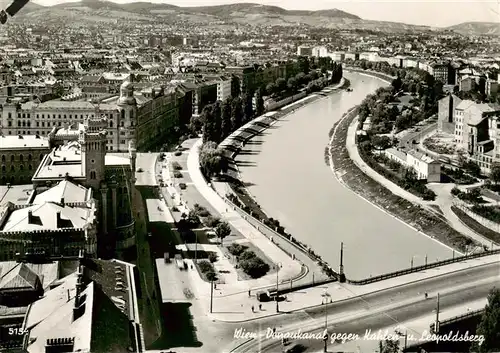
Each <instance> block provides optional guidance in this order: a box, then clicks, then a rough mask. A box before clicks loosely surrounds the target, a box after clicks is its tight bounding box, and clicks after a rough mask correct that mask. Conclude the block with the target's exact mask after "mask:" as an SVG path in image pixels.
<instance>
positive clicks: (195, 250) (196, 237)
mask: <svg viewBox="0 0 500 353" xmlns="http://www.w3.org/2000/svg"><path fill="white" fill-rule="evenodd" d="M194 234H195V241H194V262H195V263H196V261H197V259H198V232H196V231H195V232H194Z"/></svg>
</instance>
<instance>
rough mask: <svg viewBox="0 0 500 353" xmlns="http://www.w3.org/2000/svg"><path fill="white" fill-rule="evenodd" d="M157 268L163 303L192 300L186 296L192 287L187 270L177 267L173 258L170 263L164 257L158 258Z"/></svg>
mask: <svg viewBox="0 0 500 353" xmlns="http://www.w3.org/2000/svg"><path fill="white" fill-rule="evenodd" d="M156 269H157V271H158V281H159V282H160V292H161V299H162V302H163V303H189V302H190V301H191V300H190V299H188V298H187V297H186V293H188V290H189V288H190V284H189V275H188V273H187V271H181V270H180V269H179V268H177V265H176V263H175V261H174V260H173V259H172V260H171V262H170V263H165V260H164V259H156Z"/></svg>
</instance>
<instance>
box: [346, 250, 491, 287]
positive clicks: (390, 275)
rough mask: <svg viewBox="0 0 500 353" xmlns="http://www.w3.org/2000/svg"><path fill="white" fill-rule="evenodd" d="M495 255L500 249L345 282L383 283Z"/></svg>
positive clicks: (361, 283) (358, 283) (359, 283)
mask: <svg viewBox="0 0 500 353" xmlns="http://www.w3.org/2000/svg"><path fill="white" fill-rule="evenodd" d="M496 254H500V249H495V250H488V251H483V252H480V253H476V254H470V255H464V256H459V257H455V258H453V259H448V260H443V261H437V262H433V263H430V264H427V265H421V266H415V267H413V268H408V269H405V270H401V271H396V272H390V273H386V274H383V275H380V276H375V277H370V278H365V279H362V280H347V282H348V283H350V284H356V285H363V284H369V283H374V282H379V281H383V280H385V279H389V278H394V277H398V276H403V275H407V274H410V273H414V272H420V271H424V270H427V269H430V268H435V267H439V266H443V265H448V264H452V263H456V262H461V261H465V260H472V259H477V258H480V257H484V256H489V255H496Z"/></svg>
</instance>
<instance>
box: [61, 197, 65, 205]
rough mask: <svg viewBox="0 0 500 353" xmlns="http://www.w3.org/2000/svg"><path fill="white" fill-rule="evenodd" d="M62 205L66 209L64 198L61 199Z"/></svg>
mask: <svg viewBox="0 0 500 353" xmlns="http://www.w3.org/2000/svg"><path fill="white" fill-rule="evenodd" d="M61 205H62V207H64V205H65V203H64V197H61Z"/></svg>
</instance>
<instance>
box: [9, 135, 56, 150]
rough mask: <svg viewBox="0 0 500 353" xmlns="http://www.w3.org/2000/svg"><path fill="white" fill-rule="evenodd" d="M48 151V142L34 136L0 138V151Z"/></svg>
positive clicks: (43, 138) (45, 139)
mask: <svg viewBox="0 0 500 353" xmlns="http://www.w3.org/2000/svg"><path fill="white" fill-rule="evenodd" d="M27 148H31V149H48V148H49V140H48V139H47V138H45V137H40V136H38V137H37V136H36V135H18V136H12V135H11V136H4V135H1V136H0V150H12V149H27Z"/></svg>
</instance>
